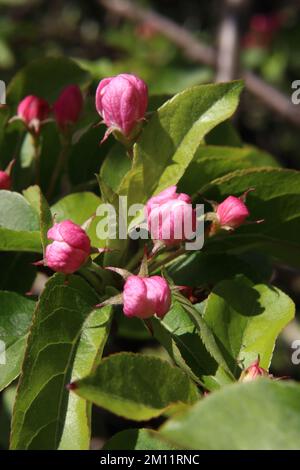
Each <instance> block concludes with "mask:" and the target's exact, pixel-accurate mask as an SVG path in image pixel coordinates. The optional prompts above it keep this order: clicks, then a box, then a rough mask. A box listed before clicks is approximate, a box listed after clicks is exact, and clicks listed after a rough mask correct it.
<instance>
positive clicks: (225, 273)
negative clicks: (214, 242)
mask: <svg viewBox="0 0 300 470" xmlns="http://www.w3.org/2000/svg"><path fill="white" fill-rule="evenodd" d="M167 271H168V274H169V275H170V277H171V278H172V279H173V281H174V283H175V284H176V285H187V286H191V287H201V286H208V287H211V286H212V287H213V286H214V285H215V284H217V283H218V282H220V281H222V280H224V279H232V278H234V277H235V276H236V275H237V274H244V276H246V277H248V278H249V279H251V280H252V281H253V282H269V281H270V279H271V275H272V271H273V266H272V264H271V260H270V259H269V258H268V257H267V256H265V255H263V254H260V253H255V252H251V251H250V252H249V253H243V254H241V255H239V256H234V255H229V254H226V253H222V255H220V254H214V253H206V252H205V249H203V250H202V251H196V252H189V253H188V254H184V255H182V256H180V257H179V258H177V260H176V261H175V262H173V263H172V264H170V265H168V268H167Z"/></svg>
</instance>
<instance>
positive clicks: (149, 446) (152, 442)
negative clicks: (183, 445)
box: [103, 428, 178, 450]
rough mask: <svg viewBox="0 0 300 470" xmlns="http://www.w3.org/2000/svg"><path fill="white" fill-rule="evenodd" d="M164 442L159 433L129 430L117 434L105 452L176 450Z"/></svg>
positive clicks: (105, 448) (106, 445) (147, 430)
mask: <svg viewBox="0 0 300 470" xmlns="http://www.w3.org/2000/svg"><path fill="white" fill-rule="evenodd" d="M175 449H178V447H175V446H173V445H172V444H169V443H167V442H166V440H162V439H161V437H160V435H159V434H158V432H156V431H153V430H152V429H143V428H142V429H127V430H126V431H121V432H118V433H117V434H115V435H114V436H113V437H112V438H111V439H110V440H109V441H108V442H107V443H106V444H105V445H104V447H103V450H175Z"/></svg>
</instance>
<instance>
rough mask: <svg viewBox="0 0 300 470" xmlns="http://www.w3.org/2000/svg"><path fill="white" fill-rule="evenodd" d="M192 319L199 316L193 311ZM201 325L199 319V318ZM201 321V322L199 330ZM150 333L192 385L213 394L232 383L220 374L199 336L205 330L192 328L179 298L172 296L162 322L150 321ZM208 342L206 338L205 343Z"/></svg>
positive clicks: (193, 323)
mask: <svg viewBox="0 0 300 470" xmlns="http://www.w3.org/2000/svg"><path fill="white" fill-rule="evenodd" d="M191 308H193V309H194V315H197V316H198V317H200V314H199V313H198V312H197V311H196V309H195V308H194V307H192V306H191ZM199 321H200V322H201V318H199ZM203 323H204V321H203V320H202V324H201V326H203ZM152 326H153V333H154V336H155V337H156V339H157V340H158V341H159V342H160V343H161V344H162V345H163V346H164V348H165V349H166V350H167V352H168V354H169V355H170V357H171V358H172V359H173V361H174V362H175V363H176V364H177V365H178V366H179V367H180V368H181V369H183V370H184V371H185V372H186V373H187V374H188V375H189V376H190V377H191V378H192V379H193V380H194V381H195V382H197V383H198V384H201V385H203V386H204V387H205V388H206V389H208V390H215V389H217V388H219V387H220V386H222V385H224V384H226V383H230V382H231V381H232V379H231V378H230V377H228V376H227V374H226V373H225V372H222V370H221V368H219V364H218V362H217V360H215V359H214V358H213V356H212V355H211V353H209V352H208V351H207V349H206V346H205V345H204V343H203V340H202V338H201V334H203V335H205V329H204V328H202V330H204V331H201V332H200V327H199V326H198V325H197V324H195V321H194V319H193V318H191V315H190V313H189V312H188V311H187V308H186V305H185V304H184V303H183V302H182V299H181V297H180V296H179V295H177V294H176V295H173V302H172V308H171V310H170V311H169V312H168V314H167V315H166V316H165V317H164V319H163V320H159V319H156V318H153V319H152ZM207 341H209V339H207V338H206V342H207Z"/></svg>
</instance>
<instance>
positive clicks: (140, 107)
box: [96, 73, 148, 143]
mask: <svg viewBox="0 0 300 470" xmlns="http://www.w3.org/2000/svg"><path fill="white" fill-rule="evenodd" d="M147 106H148V89H147V85H146V83H145V82H144V81H143V80H142V79H140V78H139V77H137V76H136V75H131V74H126V73H122V74H121V75H117V76H116V77H109V78H104V79H103V80H101V82H100V83H99V85H98V88H97V91H96V109H97V111H98V113H99V114H100V116H101V117H102V119H103V122H104V123H105V124H106V126H107V127H108V130H107V131H106V133H105V136H104V138H103V140H102V141H104V140H105V139H106V138H107V137H108V135H109V134H110V133H111V132H113V133H114V135H115V137H116V138H118V139H119V140H121V141H122V142H124V143H126V142H130V141H132V140H133V139H134V138H135V137H136V136H137V135H138V133H139V131H140V129H141V124H142V120H143V119H144V118H145V113H146V110H147Z"/></svg>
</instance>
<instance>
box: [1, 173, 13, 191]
mask: <svg viewBox="0 0 300 470" xmlns="http://www.w3.org/2000/svg"><path fill="white" fill-rule="evenodd" d="M10 188H11V177H10V175H9V174H8V173H6V171H1V170H0V189H6V190H9V189H10Z"/></svg>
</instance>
